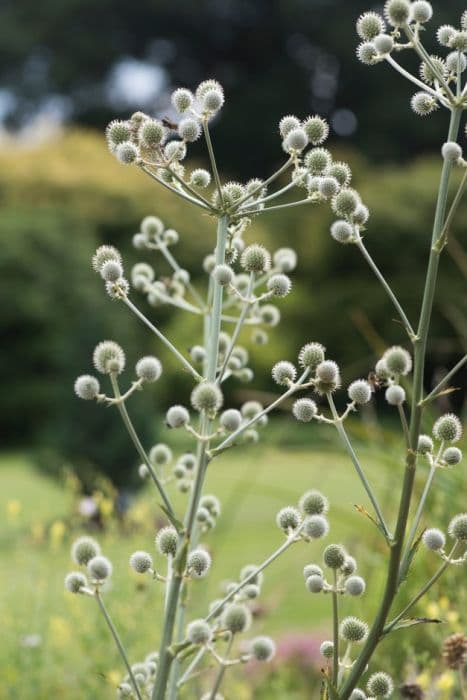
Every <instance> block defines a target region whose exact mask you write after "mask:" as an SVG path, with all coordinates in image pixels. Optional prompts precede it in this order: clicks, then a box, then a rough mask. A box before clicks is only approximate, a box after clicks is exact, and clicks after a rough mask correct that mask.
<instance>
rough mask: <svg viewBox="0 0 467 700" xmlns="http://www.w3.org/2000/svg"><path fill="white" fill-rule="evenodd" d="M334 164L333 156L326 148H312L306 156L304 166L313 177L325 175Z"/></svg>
mask: <svg viewBox="0 0 467 700" xmlns="http://www.w3.org/2000/svg"><path fill="white" fill-rule="evenodd" d="M331 163H332V156H331V154H330V153H329V151H328V150H327V149H326V148H312V150H311V151H308V153H307V154H306V156H305V159H304V164H305V167H306V168H307V169H308V170H309V172H310V173H311V175H324V173H325V172H326V171H327V169H328V168H329V166H330V165H331Z"/></svg>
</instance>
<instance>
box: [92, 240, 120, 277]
mask: <svg viewBox="0 0 467 700" xmlns="http://www.w3.org/2000/svg"><path fill="white" fill-rule="evenodd" d="M110 260H112V261H114V262H117V263H119V264H120V265H121V264H122V256H121V255H120V253H119V251H118V250H117V249H116V248H114V247H113V246H112V245H101V246H99V248H98V249H97V250H96V252H95V253H94V255H93V256H92V267H93V270H94V271H95V272H98V273H100V272H101V270H102V268H103V266H104V265H105V263H106V262H109V261H110Z"/></svg>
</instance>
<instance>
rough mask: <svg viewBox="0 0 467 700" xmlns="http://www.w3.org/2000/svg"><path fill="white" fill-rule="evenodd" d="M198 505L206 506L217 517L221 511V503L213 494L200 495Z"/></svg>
mask: <svg viewBox="0 0 467 700" xmlns="http://www.w3.org/2000/svg"><path fill="white" fill-rule="evenodd" d="M200 506H202V507H203V508H206V509H207V510H208V511H209V513H210V514H211V515H212V516H213V517H215V518H217V517H218V516H219V515H220V513H221V503H220V501H219V499H218V498H217V496H214V495H213V494H205V495H204V496H202V497H201V500H200Z"/></svg>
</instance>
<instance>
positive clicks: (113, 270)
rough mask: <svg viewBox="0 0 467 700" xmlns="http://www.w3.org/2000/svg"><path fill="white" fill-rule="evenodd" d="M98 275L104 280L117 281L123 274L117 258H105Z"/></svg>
mask: <svg viewBox="0 0 467 700" xmlns="http://www.w3.org/2000/svg"><path fill="white" fill-rule="evenodd" d="M100 275H101V277H102V279H103V280H104V281H105V282H117V280H119V279H120V277H122V276H123V267H122V265H121V263H119V262H118V261H117V260H107V262H105V263H104V264H103V265H102V267H101V269H100Z"/></svg>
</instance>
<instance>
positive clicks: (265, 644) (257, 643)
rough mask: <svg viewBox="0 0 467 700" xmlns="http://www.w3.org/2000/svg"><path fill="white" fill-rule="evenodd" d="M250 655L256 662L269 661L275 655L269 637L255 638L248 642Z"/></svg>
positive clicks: (272, 642) (274, 648) (273, 646)
mask: <svg viewBox="0 0 467 700" xmlns="http://www.w3.org/2000/svg"><path fill="white" fill-rule="evenodd" d="M250 653H251V654H252V656H253V657H254V658H255V659H256V661H271V659H272V658H273V657H274V655H275V653H276V645H275V644H274V641H273V640H272V639H271V637H255V638H254V639H253V640H252V641H251V642H250Z"/></svg>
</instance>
